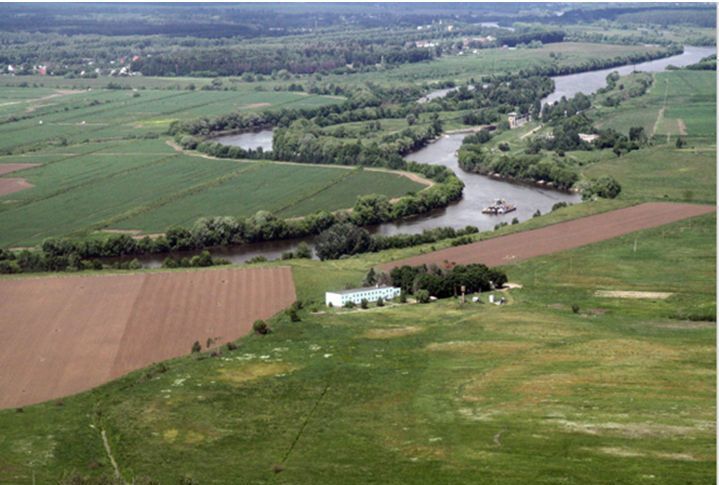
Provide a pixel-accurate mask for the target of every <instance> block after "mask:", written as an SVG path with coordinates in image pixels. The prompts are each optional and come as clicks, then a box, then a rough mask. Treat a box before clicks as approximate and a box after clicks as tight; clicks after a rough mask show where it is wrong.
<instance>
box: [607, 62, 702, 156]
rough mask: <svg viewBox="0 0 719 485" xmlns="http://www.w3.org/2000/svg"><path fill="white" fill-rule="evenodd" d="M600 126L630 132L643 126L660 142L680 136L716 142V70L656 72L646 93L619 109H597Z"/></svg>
mask: <svg viewBox="0 0 719 485" xmlns="http://www.w3.org/2000/svg"><path fill="white" fill-rule="evenodd" d="M596 116H597V126H599V127H601V128H613V129H615V130H617V131H619V132H623V133H627V132H628V131H629V128H630V127H632V126H642V127H644V131H645V132H646V133H647V134H648V135H656V136H657V138H658V139H659V140H658V141H666V142H673V141H674V140H676V137H677V136H679V135H681V136H683V137H684V138H686V139H687V140H688V141H690V142H692V143H709V144H714V143H715V139H716V73H715V72H711V71H687V70H677V71H667V72H661V73H657V74H655V75H654V83H653V85H652V86H651V88H650V90H649V92H648V93H647V94H645V95H644V96H640V97H638V98H633V99H629V100H627V101H625V102H624V103H622V104H621V105H619V107H618V108H599V109H597V110H596Z"/></svg>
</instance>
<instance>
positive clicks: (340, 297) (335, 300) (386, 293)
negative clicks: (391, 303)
mask: <svg viewBox="0 0 719 485" xmlns="http://www.w3.org/2000/svg"><path fill="white" fill-rule="evenodd" d="M400 292H401V289H400V288H397V287H394V286H369V287H367V288H353V289H351V290H342V291H328V292H327V293H325V305H327V306H330V303H331V304H332V306H334V307H343V306H345V305H346V304H347V302H349V301H351V302H352V303H354V304H356V305H359V304H360V303H361V302H362V300H367V301H368V302H373V301H377V300H379V299H380V298H382V299H383V300H391V299H392V298H397V297H398V296H399V294H400Z"/></svg>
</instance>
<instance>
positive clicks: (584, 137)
mask: <svg viewBox="0 0 719 485" xmlns="http://www.w3.org/2000/svg"><path fill="white" fill-rule="evenodd" d="M597 138H599V135H595V134H590V133H579V139H580V140H582V141H585V142H587V143H592V142H593V141H594V140H596V139H597Z"/></svg>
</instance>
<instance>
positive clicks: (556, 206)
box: [552, 202, 569, 212]
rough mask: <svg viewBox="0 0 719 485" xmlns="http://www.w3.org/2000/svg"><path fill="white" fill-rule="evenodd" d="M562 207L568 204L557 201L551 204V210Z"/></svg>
mask: <svg viewBox="0 0 719 485" xmlns="http://www.w3.org/2000/svg"><path fill="white" fill-rule="evenodd" d="M564 207H569V204H567V203H566V202H557V203H556V204H554V205H553V206H552V212H554V211H555V210H557V209H563V208H564Z"/></svg>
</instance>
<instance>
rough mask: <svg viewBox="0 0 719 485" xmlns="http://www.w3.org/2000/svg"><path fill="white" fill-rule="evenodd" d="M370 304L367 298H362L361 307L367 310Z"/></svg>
mask: <svg viewBox="0 0 719 485" xmlns="http://www.w3.org/2000/svg"><path fill="white" fill-rule="evenodd" d="M368 306H369V302H368V301H367V299H366V298H362V301H360V308H361V309H363V310H366V309H367V307H368Z"/></svg>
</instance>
